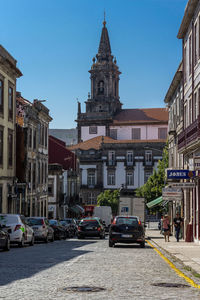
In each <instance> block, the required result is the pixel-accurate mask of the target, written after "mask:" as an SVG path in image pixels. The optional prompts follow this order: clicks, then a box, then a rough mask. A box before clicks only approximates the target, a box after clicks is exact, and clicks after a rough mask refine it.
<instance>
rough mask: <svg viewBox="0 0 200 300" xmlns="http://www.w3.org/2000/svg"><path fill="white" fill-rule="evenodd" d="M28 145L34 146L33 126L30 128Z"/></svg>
mask: <svg viewBox="0 0 200 300" xmlns="http://www.w3.org/2000/svg"><path fill="white" fill-rule="evenodd" d="M28 146H29V148H32V128H29V140H28Z"/></svg>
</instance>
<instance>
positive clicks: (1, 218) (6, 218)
mask: <svg viewBox="0 0 200 300" xmlns="http://www.w3.org/2000/svg"><path fill="white" fill-rule="evenodd" d="M16 223H18V217H17V216H10V215H0V224H1V225H6V224H16Z"/></svg>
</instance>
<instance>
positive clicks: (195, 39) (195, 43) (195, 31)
mask: <svg viewBox="0 0 200 300" xmlns="http://www.w3.org/2000/svg"><path fill="white" fill-rule="evenodd" d="M194 64H195V65H196V64H197V24H195V25H194Z"/></svg>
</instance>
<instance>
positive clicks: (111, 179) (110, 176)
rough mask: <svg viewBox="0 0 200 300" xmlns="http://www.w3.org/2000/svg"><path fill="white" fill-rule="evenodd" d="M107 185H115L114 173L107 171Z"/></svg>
mask: <svg viewBox="0 0 200 300" xmlns="http://www.w3.org/2000/svg"><path fill="white" fill-rule="evenodd" d="M108 185H115V171H113V170H112V171H108Z"/></svg>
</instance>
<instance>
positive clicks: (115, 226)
mask: <svg viewBox="0 0 200 300" xmlns="http://www.w3.org/2000/svg"><path fill="white" fill-rule="evenodd" d="M116 243H127V244H131V243H137V244H140V246H141V248H144V247H145V231H144V227H143V226H142V223H141V221H140V220H139V218H138V217H135V216H116V217H115V219H114V221H113V223H112V224H111V226H110V230H109V247H113V246H114V245H115V244H116Z"/></svg>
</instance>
